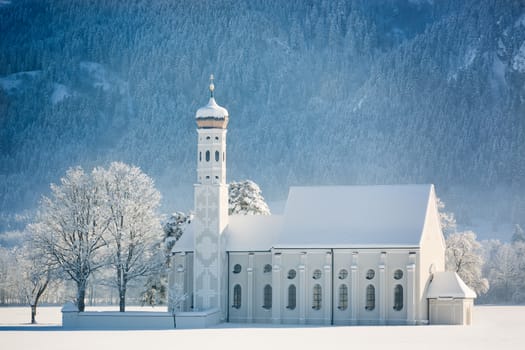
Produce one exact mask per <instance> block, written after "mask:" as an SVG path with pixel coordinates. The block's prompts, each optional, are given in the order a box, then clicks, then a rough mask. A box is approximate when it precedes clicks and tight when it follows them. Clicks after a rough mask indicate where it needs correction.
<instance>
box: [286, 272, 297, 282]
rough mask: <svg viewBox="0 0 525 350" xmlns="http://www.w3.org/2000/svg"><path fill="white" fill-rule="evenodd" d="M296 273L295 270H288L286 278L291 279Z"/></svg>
mask: <svg viewBox="0 0 525 350" xmlns="http://www.w3.org/2000/svg"><path fill="white" fill-rule="evenodd" d="M296 275H297V272H295V270H290V271H288V279H289V280H293V279H294V278H295V276H296Z"/></svg>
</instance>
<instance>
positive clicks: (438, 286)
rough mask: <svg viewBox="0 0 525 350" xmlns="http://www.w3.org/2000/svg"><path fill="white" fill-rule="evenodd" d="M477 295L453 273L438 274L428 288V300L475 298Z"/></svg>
mask: <svg viewBox="0 0 525 350" xmlns="http://www.w3.org/2000/svg"><path fill="white" fill-rule="evenodd" d="M475 297H476V293H475V292H474V291H473V290H472V289H470V288H469V287H468V286H467V285H466V284H465V282H463V280H462V279H461V278H460V277H459V276H458V274H457V273H455V272H453V271H444V272H436V273H434V276H433V278H432V282H430V285H429V286H428V292H427V298H429V299H437V298H475Z"/></svg>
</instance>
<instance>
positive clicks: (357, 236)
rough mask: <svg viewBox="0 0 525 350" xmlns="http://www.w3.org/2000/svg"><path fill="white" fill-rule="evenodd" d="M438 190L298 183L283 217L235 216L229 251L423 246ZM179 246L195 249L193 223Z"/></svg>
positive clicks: (177, 249)
mask: <svg viewBox="0 0 525 350" xmlns="http://www.w3.org/2000/svg"><path fill="white" fill-rule="evenodd" d="M432 191H433V186H432V185H390V186H321V187H292V188H291V189H290V192H289V195H288V201H287V203H286V207H285V211H284V215H282V216H281V215H269V216H265V215H246V216H244V215H234V216H230V217H229V224H228V226H227V227H226V230H225V232H224V234H225V235H226V250H227V251H265V250H269V249H271V248H361V247H364V248H366V247H380V248H388V247H419V246H420V241H421V236H422V233H423V227H424V224H425V220H426V215H427V207H428V205H429V200H430V198H431V194H432ZM173 251H174V252H180V251H193V225H191V224H190V225H188V226H187V228H186V232H184V234H183V235H182V237H181V239H180V240H179V241H178V242H177V243H176V244H175V247H174V249H173Z"/></svg>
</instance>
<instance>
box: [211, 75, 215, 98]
mask: <svg viewBox="0 0 525 350" xmlns="http://www.w3.org/2000/svg"><path fill="white" fill-rule="evenodd" d="M213 90H215V84H213V74H212V75H210V97H213Z"/></svg>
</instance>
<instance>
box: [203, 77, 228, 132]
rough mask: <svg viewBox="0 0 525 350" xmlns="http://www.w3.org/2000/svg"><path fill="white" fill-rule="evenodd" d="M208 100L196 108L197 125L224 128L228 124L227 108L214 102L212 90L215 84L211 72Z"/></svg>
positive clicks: (208, 127)
mask: <svg viewBox="0 0 525 350" xmlns="http://www.w3.org/2000/svg"><path fill="white" fill-rule="evenodd" d="M209 88H210V100H209V101H208V104H207V105H206V106H204V107H201V108H199V109H198V110H197V113H196V114H195V118H196V119H197V126H198V127H199V128H203V129H210V128H213V129H226V126H227V125H228V117H229V116H228V110H227V109H226V108H224V107H221V106H219V105H218V104H217V102H215V98H214V97H213V91H214V90H215V85H214V84H213V74H212V75H211V76H210V87H209Z"/></svg>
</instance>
